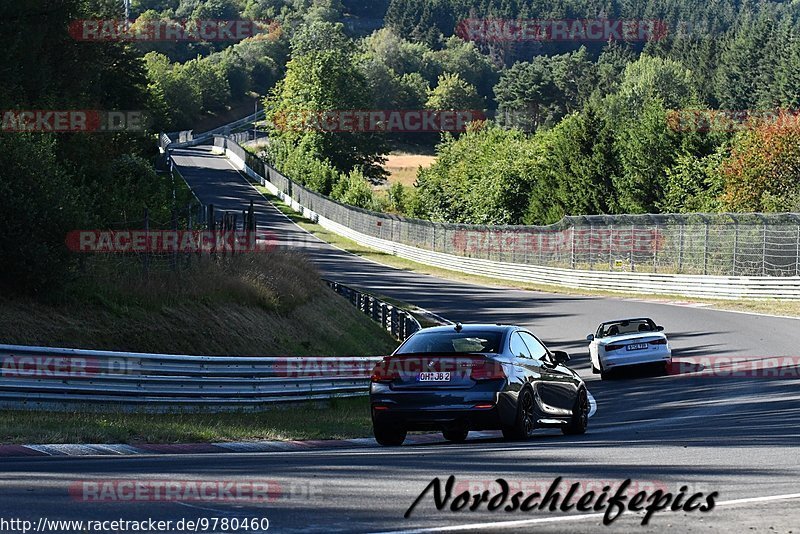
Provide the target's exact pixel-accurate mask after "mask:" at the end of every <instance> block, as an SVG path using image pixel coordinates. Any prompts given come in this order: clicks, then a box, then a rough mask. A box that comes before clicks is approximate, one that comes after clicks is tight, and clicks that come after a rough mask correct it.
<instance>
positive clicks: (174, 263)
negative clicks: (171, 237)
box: [169, 208, 179, 271]
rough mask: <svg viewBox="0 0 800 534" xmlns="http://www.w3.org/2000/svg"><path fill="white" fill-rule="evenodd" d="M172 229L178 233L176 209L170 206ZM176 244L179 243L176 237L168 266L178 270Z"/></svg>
mask: <svg viewBox="0 0 800 534" xmlns="http://www.w3.org/2000/svg"><path fill="white" fill-rule="evenodd" d="M172 231H173V232H175V235H176V236H177V235H178V210H176V209H175V208H172ZM178 246H179V243H178V240H177V239H176V240H175V250H173V251H172V254H170V260H169V263H170V265H169V266H170V268H171V269H172V270H173V271H177V270H178Z"/></svg>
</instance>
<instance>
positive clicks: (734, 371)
mask: <svg viewBox="0 0 800 534" xmlns="http://www.w3.org/2000/svg"><path fill="white" fill-rule="evenodd" d="M667 372H668V373H669V374H671V375H680V376H686V377H695V376H700V377H706V378H800V356H686V357H681V358H675V359H673V360H672V363H670V364H669V365H668V366H667Z"/></svg>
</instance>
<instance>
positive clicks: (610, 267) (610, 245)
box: [608, 223, 614, 271]
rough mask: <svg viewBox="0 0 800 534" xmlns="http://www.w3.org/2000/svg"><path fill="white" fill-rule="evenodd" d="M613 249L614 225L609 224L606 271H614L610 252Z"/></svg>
mask: <svg viewBox="0 0 800 534" xmlns="http://www.w3.org/2000/svg"><path fill="white" fill-rule="evenodd" d="M613 248H614V223H611V225H610V229H609V231H608V270H609V271H613V270H614V259H613V257H612V250H613Z"/></svg>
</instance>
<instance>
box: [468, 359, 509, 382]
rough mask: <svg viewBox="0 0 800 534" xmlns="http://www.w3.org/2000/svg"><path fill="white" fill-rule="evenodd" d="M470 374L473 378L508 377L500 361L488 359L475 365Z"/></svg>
mask: <svg viewBox="0 0 800 534" xmlns="http://www.w3.org/2000/svg"><path fill="white" fill-rule="evenodd" d="M469 376H470V378H472V379H473V380H503V379H505V378H506V373H505V372H504V371H503V365H502V364H501V363H500V362H495V361H491V360H487V361H485V362H483V363H476V364H475V365H473V366H472V369H471V370H470V374H469Z"/></svg>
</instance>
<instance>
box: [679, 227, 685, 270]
mask: <svg viewBox="0 0 800 534" xmlns="http://www.w3.org/2000/svg"><path fill="white" fill-rule="evenodd" d="M683 232H684V223H683V219H681V225H680V227H679V228H678V274H681V273H682V272H683Z"/></svg>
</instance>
